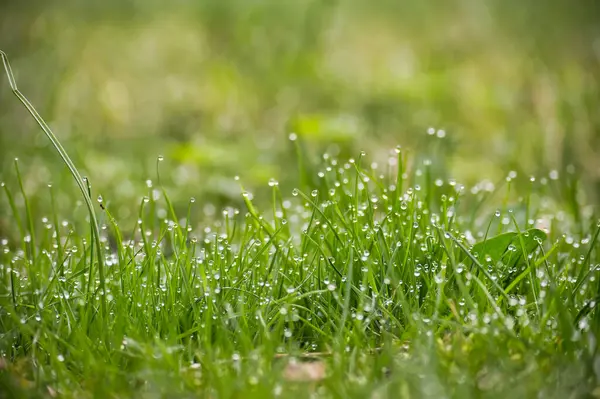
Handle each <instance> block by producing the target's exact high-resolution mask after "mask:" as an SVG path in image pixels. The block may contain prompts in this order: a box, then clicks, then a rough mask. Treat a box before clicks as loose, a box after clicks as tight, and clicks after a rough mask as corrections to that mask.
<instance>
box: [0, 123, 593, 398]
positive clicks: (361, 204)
mask: <svg viewBox="0 0 600 399" xmlns="http://www.w3.org/2000/svg"><path fill="white" fill-rule="evenodd" d="M424 137H425V139H427V140H429V141H430V142H431V143H436V142H438V141H440V140H445V133H442V132H440V131H436V130H435V129H432V130H431V131H430V132H429V134H427V135H424ZM290 140H292V142H293V144H294V145H295V147H296V149H297V152H298V153H297V159H298V160H301V162H299V163H300V165H301V166H300V168H301V170H300V175H301V179H300V181H301V184H299V187H298V188H296V189H294V190H292V191H289V192H287V191H284V190H282V189H280V186H279V184H278V183H277V181H275V180H272V181H270V182H269V184H268V186H269V190H270V191H271V194H272V195H271V197H272V199H271V201H270V203H260V204H259V203H255V202H254V201H253V195H252V193H250V192H249V191H246V189H245V188H244V186H243V181H242V180H240V179H236V180H237V184H239V186H240V193H241V198H242V204H243V207H240V208H239V209H235V208H225V209H222V210H220V213H218V214H217V215H213V216H212V217H211V218H204V217H203V216H202V215H203V214H202V213H200V212H198V211H197V209H196V208H197V207H198V206H200V205H199V203H200V201H196V200H194V199H193V198H192V199H190V200H189V204H188V207H187V210H186V211H185V212H179V213H178V212H177V211H176V210H175V208H174V206H173V205H172V202H171V200H170V199H169V195H168V192H167V191H166V190H164V189H163V188H162V185H161V181H160V174H161V171H162V172H164V170H165V169H168V168H171V167H172V165H170V164H169V162H168V159H167V161H164V159H163V157H159V158H158V159H157V164H156V165H157V167H156V175H155V178H154V179H152V181H150V180H149V181H148V182H147V186H148V192H147V193H140V198H139V204H131V207H132V208H134V209H137V214H138V220H137V222H135V223H131V224H125V223H121V222H120V221H119V220H116V219H115V218H113V216H112V213H111V210H112V205H111V204H112V202H113V200H112V198H111V193H110V192H107V193H105V195H104V196H103V197H99V196H97V194H95V195H91V194H90V193H92V192H93V190H92V188H91V187H90V186H89V185H88V184H87V183H86V186H85V187H84V188H85V189H86V190H83V195H84V196H86V195H87V197H86V198H88V199H89V198H91V197H94V198H95V197H98V200H97V203H93V204H90V205H91V207H92V208H91V209H90V212H91V216H89V219H87V221H86V219H85V214H83V215H79V216H78V220H75V219H72V220H70V219H69V217H67V216H66V215H64V214H59V213H58V212H56V211H54V212H51V213H50V216H43V215H38V214H35V213H34V211H33V210H32V209H31V207H30V206H28V204H29V198H28V191H27V189H26V185H25V184H23V181H22V179H21V177H20V176H21V174H20V169H19V168H22V167H23V166H22V165H19V164H18V163H17V162H15V172H14V173H15V176H16V181H17V184H15V185H8V184H3V191H4V198H3V200H2V201H3V204H2V206H3V207H4V208H5V209H10V210H11V212H12V221H11V225H12V226H14V228H13V229H12V230H11V232H10V237H6V238H3V239H2V241H1V242H0V246H1V247H2V251H1V253H0V305H1V306H0V331H1V335H0V355H1V358H0V359H1V363H0V384H1V387H2V390H1V391H2V392H3V393H1V394H0V395H4V396H5V397H21V396H27V395H29V396H50V397H53V396H60V397H127V396H132V395H134V396H136V397H194V396H207V397H265V396H267V397H269V396H281V397H290V396H307V395H311V394H319V395H322V396H326V397H327V396H330V397H365V396H368V397H460V398H468V397H506V396H508V395H514V396H516V397H539V396H542V397H589V396H590V395H594V394H597V393H598V386H599V385H598V378H599V377H600V376H599V372H598V362H599V359H600V357H599V356H598V349H597V342H596V337H597V335H598V332H599V330H600V314H599V313H598V311H597V310H596V303H597V301H598V300H599V295H600V294H599V293H600V283H599V281H598V273H599V271H600V252H599V251H598V233H599V231H600V224H599V223H598V215H596V214H594V209H593V208H591V207H589V206H587V204H585V203H584V202H583V200H582V197H581V196H580V195H578V183H577V182H578V179H577V174H576V173H572V174H566V175H564V176H560V175H558V173H556V172H555V171H552V172H549V174H548V175H547V177H546V176H538V177H537V178H533V177H524V176H518V175H517V173H515V172H509V171H507V177H506V179H505V180H503V182H502V184H496V185H494V184H491V183H490V182H486V181H484V182H482V183H480V184H477V185H475V186H472V187H466V186H464V185H462V184H460V182H456V181H455V180H453V179H450V178H447V177H443V176H438V174H437V173H438V172H437V170H439V169H440V165H438V164H437V157H435V156H430V155H435V154H410V153H407V152H404V151H403V150H402V149H401V148H400V147H398V148H396V149H392V150H391V151H390V152H389V154H388V155H387V156H385V157H383V159H369V157H368V156H367V154H364V153H360V154H356V157H355V158H351V159H338V158H336V157H334V156H331V155H328V154H325V155H324V156H323V157H322V158H321V160H320V161H319V162H317V163H311V162H309V161H308V158H309V157H308V156H307V154H305V153H303V152H302V148H303V146H302V145H301V143H300V141H299V140H301V138H300V137H298V136H297V135H295V134H292V135H290ZM423 155H426V156H423ZM441 166H443V165H441ZM482 177H484V176H482ZM81 179H82V181H83V178H81ZM517 183H519V184H520V186H522V187H526V188H525V189H520V190H517V189H516V188H515V187H516V186H517ZM55 190H56V188H54V187H52V188H50V195H49V196H48V197H47V198H46V199H45V200H46V201H47V202H48V204H49V207H50V208H51V209H52V208H54V206H55V204H54V202H55V201H54V198H55V197H54V192H55ZM87 190H90V191H89V192H88V191H87ZM90 202H91V201H90ZM73 215H75V216H77V215H78V214H77V213H74V214H73ZM95 215H98V225H97V226H98V228H97V229H95V228H94V220H95V218H96V216H95ZM90 220H91V222H90ZM96 232H97V235H96V236H95V234H96ZM96 238H97V240H96ZM97 241H98V242H99V243H100V247H99V248H98V247H97V246H96V247H94V243H95V242H97ZM98 255H100V258H99V256H98ZM102 265H103V266H104V267H103V268H102V267H101V266H102ZM101 270H102V271H103V274H101ZM103 304H105V306H106V311H105V312H104V311H103ZM308 355H311V356H310V361H311V362H315V359H317V360H316V361H318V362H319V364H321V365H324V368H323V370H324V373H321V374H320V375H317V376H313V378H309V379H308V381H303V382H298V381H290V378H289V375H287V374H286V370H287V366H286V365H287V364H289V362H291V361H292V359H296V360H294V361H297V362H308V361H309V360H307V357H309V356H308Z"/></svg>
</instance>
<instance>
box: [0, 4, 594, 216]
mask: <svg viewBox="0 0 600 399" xmlns="http://www.w3.org/2000/svg"><path fill="white" fill-rule="evenodd" d="M599 4H600V2H598V1H597V0H587V1H586V0H580V1H572V0H550V1H544V2H541V1H535V0H439V1H422V0H409V1H392V0H375V1H368V2H367V1H333V0H329V1H316V0H278V1H274V0H273V1H267V0H232V1H225V0H208V1H181V0H180V1H169V2H166V1H161V2H159V1H153V0H143V1H142V0H129V1H127V0H119V1H117V0H105V1H75V0H63V1H54V2H48V1H41V0H40V1H12V2H6V1H5V2H2V3H0V7H1V8H0V48H1V49H2V50H4V51H5V52H6V53H7V54H8V55H9V57H10V60H11V65H12V68H13V70H14V72H15V75H16V79H17V82H18V85H19V88H20V90H21V91H22V92H23V93H24V94H25V95H26V96H27V97H28V98H29V99H30V100H31V101H32V102H33V103H34V104H35V105H36V107H37V108H38V110H39V111H40V113H41V114H42V115H43V116H44V117H45V118H46V119H47V121H48V122H49V123H50V125H51V126H52V128H53V129H54V132H55V133H56V135H57V136H58V137H59V138H60V139H61V140H62V142H63V145H64V147H65V148H66V149H67V150H68V151H69V152H70V154H71V155H72V157H73V159H74V162H75V164H76V165H78V166H79V167H80V168H81V169H82V172H83V174H84V175H87V176H89V177H90V179H91V181H92V184H93V187H94V191H95V192H101V193H103V194H104V195H105V198H106V199H107V200H108V201H112V202H113V203H114V204H118V205H119V208H118V212H116V213H117V215H120V216H122V217H127V216H128V215H129V214H130V213H132V212H136V207H135V205H136V204H137V203H138V201H139V199H140V198H141V196H142V195H144V194H146V192H147V189H146V179H152V180H154V181H155V180H156V158H157V156H158V155H159V154H161V155H164V157H165V162H163V163H162V165H161V171H162V172H161V173H162V175H161V179H163V180H164V183H165V185H166V186H167V187H168V191H169V193H171V195H173V196H174V199H175V201H187V198H188V197H189V196H195V197H196V198H197V199H200V200H203V201H204V202H211V203H214V204H216V205H222V204H224V203H228V202H230V201H233V200H234V199H235V200H237V199H238V198H239V187H238V185H237V183H236V182H235V181H234V180H233V176H235V175H239V176H240V177H241V181H242V182H243V183H244V185H245V186H246V187H247V188H250V189H252V190H254V189H257V188H258V187H265V186H266V183H267V181H268V180H269V179H270V178H275V179H277V180H279V181H281V182H282V184H283V185H284V186H285V185H286V184H287V185H288V187H289V186H291V185H293V184H294V182H296V181H297V179H298V171H297V162H296V158H295V155H294V154H295V151H294V146H293V145H292V143H291V142H290V141H289V140H288V136H289V134H290V133H291V132H295V133H296V134H297V135H298V136H299V138H300V141H301V143H302V145H303V146H305V147H306V148H307V149H308V151H309V152H308V153H309V154H310V155H311V156H319V155H320V154H321V153H323V152H325V151H327V152H330V153H333V154H339V156H341V157H348V156H352V155H356V154H357V153H358V151H360V150H363V149H364V150H366V151H367V152H368V154H369V157H370V159H372V160H376V161H381V162H385V161H386V159H387V151H388V150H389V149H390V148H393V147H395V146H396V145H397V144H400V145H402V146H403V147H405V148H414V149H416V150H418V151H420V152H423V153H428V152H430V151H431V148H430V147H431V146H432V145H433V144H432V143H433V141H431V140H426V137H427V134H426V131H427V129H428V128H429V127H434V128H436V129H443V130H444V131H445V132H446V136H445V137H444V138H443V139H440V140H438V141H437V142H436V144H435V145H436V146H437V147H439V148H436V150H435V153H432V156H435V157H436V161H437V162H438V164H440V165H442V169H443V172H444V173H445V175H446V176H449V177H455V178H458V179H460V180H461V181H463V182H465V183H467V184H469V183H473V182H476V181H479V180H481V179H484V178H490V179H492V180H493V179H498V178H501V177H502V176H504V175H506V173H507V172H508V171H509V170H514V171H517V172H518V174H519V176H529V175H536V176H542V175H547V174H548V172H549V171H550V170H553V169H556V170H558V171H559V172H562V171H563V170H566V168H567V166H568V165H573V166H574V167H575V170H576V171H577V173H580V174H581V177H582V179H583V181H584V182H585V187H587V189H588V195H590V196H591V198H594V197H595V198H597V197H598V194H600V154H599V153H598V152H599V151H598V149H599V148H600V107H599V106H600V91H599V88H600V23H599V22H600V6H599ZM1 82H2V83H0V132H1V143H0V145H1V155H2V161H1V162H2V164H1V168H2V169H1V174H2V176H1V177H2V180H4V181H6V182H7V183H10V184H14V182H15V181H16V180H15V173H14V169H13V159H14V158H15V157H18V158H19V159H20V167H21V171H22V173H23V175H24V177H25V181H26V187H25V188H26V190H29V192H36V190H38V191H39V192H41V193H44V192H45V191H44V190H47V189H46V187H47V184H48V183H50V182H52V183H53V184H54V186H55V188H57V191H58V195H59V201H58V203H59V204H61V203H70V202H69V198H72V197H74V198H77V191H76V187H75V185H74V183H73V182H72V181H71V178H70V176H69V174H68V172H67V170H66V169H65V168H64V166H63V165H62V164H61V162H60V160H59V158H58V156H57V154H56V153H55V152H54V150H53V149H52V148H51V147H50V144H49V142H48V140H47V139H46V137H45V136H44V135H43V134H42V132H41V131H40V129H39V128H38V127H37V126H36V125H35V124H34V122H33V121H32V119H31V117H30V116H29V115H28V114H27V113H26V111H25V110H24V109H23V107H22V106H21V105H20V104H19V103H18V101H17V100H16V98H14V97H13V95H12V93H11V92H10V89H9V87H8V82H7V79H6V77H5V76H2V81H1ZM14 187H16V186H14ZM40 190H41V191H40ZM40 198H42V199H43V195H40ZM36 203H37V204H38V205H39V204H41V203H42V201H41V200H40V201H37V202H36ZM40 206H41V205H40ZM59 206H60V205H59ZM69 206H70V205H69ZM42 207H43V206H42Z"/></svg>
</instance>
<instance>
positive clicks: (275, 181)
mask: <svg viewBox="0 0 600 399" xmlns="http://www.w3.org/2000/svg"><path fill="white" fill-rule="evenodd" d="M278 185H279V182H278V181H277V180H275V179H269V187H276V186H278Z"/></svg>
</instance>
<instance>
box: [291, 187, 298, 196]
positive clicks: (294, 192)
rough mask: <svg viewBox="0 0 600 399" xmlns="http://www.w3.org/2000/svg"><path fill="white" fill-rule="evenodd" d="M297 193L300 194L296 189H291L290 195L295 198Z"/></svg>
mask: <svg viewBox="0 0 600 399" xmlns="http://www.w3.org/2000/svg"><path fill="white" fill-rule="evenodd" d="M299 193H300V191H298V189H297V188H295V189H293V190H292V195H293V196H294V197H297V196H298V194H299Z"/></svg>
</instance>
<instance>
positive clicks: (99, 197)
mask: <svg viewBox="0 0 600 399" xmlns="http://www.w3.org/2000/svg"><path fill="white" fill-rule="evenodd" d="M102 201H103V199H102V196H101V195H99V196H98V202H99V203H102Z"/></svg>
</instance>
